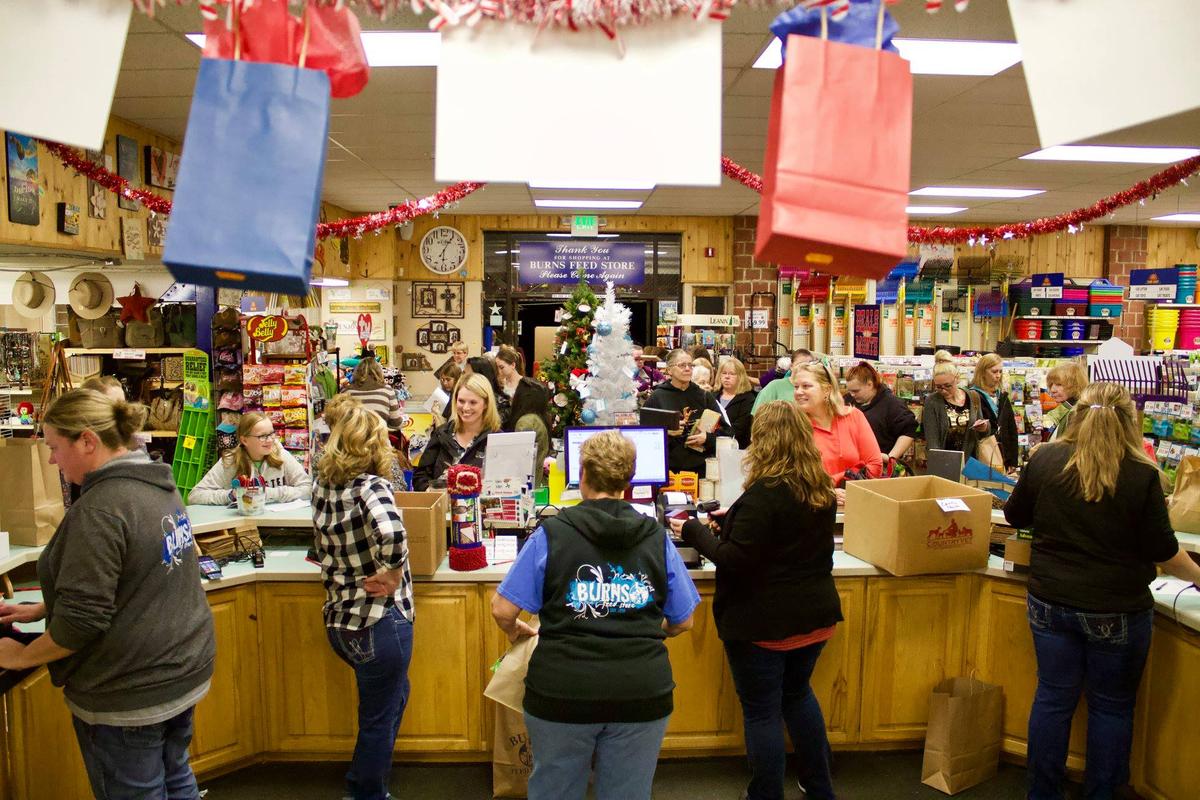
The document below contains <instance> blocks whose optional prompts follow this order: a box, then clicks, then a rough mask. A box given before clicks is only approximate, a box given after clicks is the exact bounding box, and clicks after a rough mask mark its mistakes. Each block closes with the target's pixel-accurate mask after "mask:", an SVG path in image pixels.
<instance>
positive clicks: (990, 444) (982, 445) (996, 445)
mask: <svg viewBox="0 0 1200 800" xmlns="http://www.w3.org/2000/svg"><path fill="white" fill-rule="evenodd" d="M975 459H976V460H977V461H980V462H982V463H983V464H984V466H988V467H991V468H992V469H994V470H996V471H997V472H999V473H1000V474H1001V475H1003V474H1004V454H1003V453H1001V452H1000V442H999V441H998V440H997V439H996V437H995V436H984V437H983V438H982V439H980V440H979V444H978V445H977V446H976V447H975Z"/></svg>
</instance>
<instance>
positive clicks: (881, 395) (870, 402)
mask: <svg viewBox="0 0 1200 800" xmlns="http://www.w3.org/2000/svg"><path fill="white" fill-rule="evenodd" d="M846 402H848V403H853V404H854V405H855V406H857V407H858V409H859V410H860V411H862V412H863V414H864V415H865V416H866V418H867V422H869V423H871V430H872V431H873V432H874V434H875V441H877V442H879V451H880V452H881V453H883V457H884V460H885V461H893V460H895V459H898V458H900V457H902V456H903V455H904V454H905V453H907V452H908V450H909V448H910V447H912V445H913V442H914V441H915V440H916V438H917V418H916V417H915V416H913V413H912V412H911V411H909V409H908V406H906V405H904V403H903V402H902V401H901V400H900V398H898V397H896V395H894V394H892V390H891V389H889V388H888V387H886V386H884V385H883V382H882V381H881V380H880V379H879V373H878V372H876V371H875V368H874V367H872V366H871V365H870V364H868V363H867V362H866V361H860V362H858V364H856V365H854V366H853V367H851V368H850V371H849V372H847V373H846ZM885 474H886V473H885Z"/></svg>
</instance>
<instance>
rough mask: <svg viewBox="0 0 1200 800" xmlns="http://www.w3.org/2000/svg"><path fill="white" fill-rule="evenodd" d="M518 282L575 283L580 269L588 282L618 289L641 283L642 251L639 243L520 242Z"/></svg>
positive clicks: (642, 247) (642, 276)
mask: <svg viewBox="0 0 1200 800" xmlns="http://www.w3.org/2000/svg"><path fill="white" fill-rule="evenodd" d="M519 247H520V253H518V255H517V263H518V270H519V273H518V274H519V278H518V282H519V283H520V284H522V285H524V286H528V285H530V284H536V283H577V282H578V281H579V272H580V270H581V269H582V270H583V274H584V277H585V278H586V279H587V282H588V283H603V282H605V281H612V282H613V283H615V284H617V285H618V286H621V285H625V286H629V285H637V284H640V283H642V281H643V280H644V278H645V274H646V250H645V245H643V244H642V243H641V242H588V241H578V240H574V241H563V242H521V243H520V244H519Z"/></svg>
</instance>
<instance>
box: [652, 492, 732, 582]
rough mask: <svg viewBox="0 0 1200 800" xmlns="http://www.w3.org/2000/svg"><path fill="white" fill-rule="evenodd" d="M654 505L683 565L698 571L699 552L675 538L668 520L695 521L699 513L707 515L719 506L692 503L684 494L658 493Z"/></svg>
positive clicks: (688, 496)
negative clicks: (682, 519) (686, 519)
mask: <svg viewBox="0 0 1200 800" xmlns="http://www.w3.org/2000/svg"><path fill="white" fill-rule="evenodd" d="M656 503H657V505H658V518H659V520H660V521H661V522H662V524H663V527H665V528H666V529H667V534H668V535H669V536H670V537H671V542H672V543H674V545H675V549H676V550H678V551H679V555H680V557H681V558H682V559H683V563H684V565H685V566H687V567H688V568H689V569H699V568H700V566H701V560H700V552H699V551H698V550H696V548H694V547H688V546H687V545H685V544H683V542H682V541H681V540H680V539H678V538H676V537H675V535H674V533H672V531H671V526H670V520H671V519H681V518H683V517H689V518H692V519H697V518H699V515H700V514H701V513H703V514H707V513H708V512H709V511H713V510H715V509H716V508H718V507H719V505H720V504H719V503H718V502H716V501H715V500H710V501H705V502H702V503H699V504H697V503H694V502H693V501H692V496H691V495H689V494H687V493H686V492H659V493H658V499H657V501H656Z"/></svg>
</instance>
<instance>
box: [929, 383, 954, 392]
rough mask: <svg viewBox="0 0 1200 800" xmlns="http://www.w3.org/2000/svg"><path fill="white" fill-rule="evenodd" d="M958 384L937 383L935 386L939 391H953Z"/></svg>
mask: <svg viewBox="0 0 1200 800" xmlns="http://www.w3.org/2000/svg"><path fill="white" fill-rule="evenodd" d="M957 385H958V384H956V383H935V384H934V385H933V388H934V389H935V390H936V391H939V392H952V391H954V387H955V386H957Z"/></svg>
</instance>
